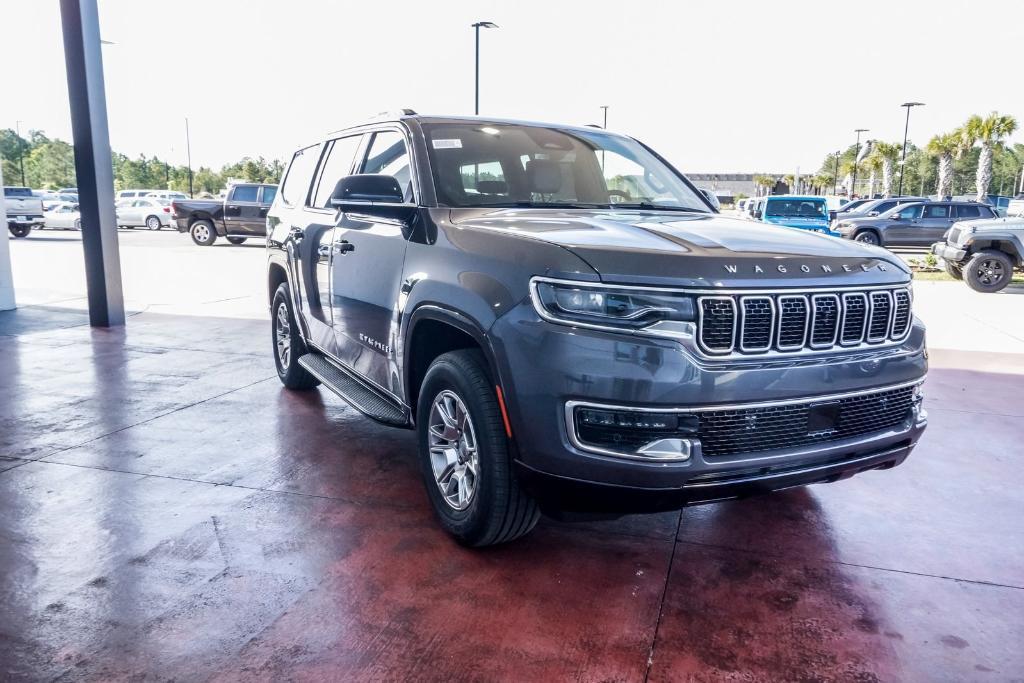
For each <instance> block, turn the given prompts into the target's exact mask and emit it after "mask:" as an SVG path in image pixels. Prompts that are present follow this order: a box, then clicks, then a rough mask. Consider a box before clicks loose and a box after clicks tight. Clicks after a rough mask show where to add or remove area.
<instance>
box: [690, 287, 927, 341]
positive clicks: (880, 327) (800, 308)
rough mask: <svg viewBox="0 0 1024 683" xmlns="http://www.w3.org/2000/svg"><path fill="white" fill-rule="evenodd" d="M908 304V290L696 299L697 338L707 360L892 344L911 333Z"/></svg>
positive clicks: (736, 293)
mask: <svg viewBox="0 0 1024 683" xmlns="http://www.w3.org/2000/svg"><path fill="white" fill-rule="evenodd" d="M912 300H913V297H912V295H911V292H910V289H909V288H908V287H892V288H884V287H879V288H869V289H867V290H865V291H852V292H851V291H843V290H840V292H820V291H819V292H815V291H814V290H810V291H808V292H807V293H793V292H789V291H785V290H780V291H777V292H771V291H764V290H760V291H757V292H756V293H755V294H743V293H742V292H740V291H738V290H737V291H734V292H730V293H729V294H723V295H709V296H699V297H698V299H697V310H698V321H697V324H698V333H697V340H698V343H699V347H700V350H701V351H702V352H704V353H706V354H707V355H709V356H716V357H722V356H726V355H728V356H730V357H738V358H749V357H756V356H758V355H759V354H780V353H781V354H786V355H788V354H797V353H799V352H801V351H803V352H811V351H814V352H822V351H829V350H833V349H835V350H853V349H854V348H866V347H867V346H868V345H871V346H872V347H878V346H879V345H881V344H883V343H886V342H889V343H890V345H891V343H894V342H901V341H903V340H904V339H906V338H907V336H908V335H909V334H910V329H911V323H912V321H913V311H912Z"/></svg>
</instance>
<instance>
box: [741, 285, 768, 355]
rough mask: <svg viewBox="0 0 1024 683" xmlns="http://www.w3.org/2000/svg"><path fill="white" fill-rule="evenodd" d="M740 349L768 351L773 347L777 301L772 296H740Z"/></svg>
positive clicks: (745, 350)
mask: <svg viewBox="0 0 1024 683" xmlns="http://www.w3.org/2000/svg"><path fill="white" fill-rule="evenodd" d="M740 311H741V316H742V317H741V318H740V350H741V351H744V352H752V351H767V350H768V349H770V348H771V347H772V337H773V333H774V328H775V302H774V301H773V300H772V298H771V297H770V296H744V297H740Z"/></svg>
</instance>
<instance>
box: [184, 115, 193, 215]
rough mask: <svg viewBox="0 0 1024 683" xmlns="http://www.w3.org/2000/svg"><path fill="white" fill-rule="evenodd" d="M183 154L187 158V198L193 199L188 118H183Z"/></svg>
mask: <svg viewBox="0 0 1024 683" xmlns="http://www.w3.org/2000/svg"><path fill="white" fill-rule="evenodd" d="M185 154H186V156H187V157H188V196H189V198H193V197H194V195H195V193H194V192H193V191H192V141H191V140H190V139H189V135H188V117H187V116H186V117H185Z"/></svg>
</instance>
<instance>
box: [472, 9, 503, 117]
mask: <svg viewBox="0 0 1024 683" xmlns="http://www.w3.org/2000/svg"><path fill="white" fill-rule="evenodd" d="M473 28H474V29H476V88H475V91H474V94H475V96H474V98H473V114H475V115H477V116H479V115H480V29H482V28H498V25H497V24H495V23H494V22H493V21H478V22H476V23H475V24H473Z"/></svg>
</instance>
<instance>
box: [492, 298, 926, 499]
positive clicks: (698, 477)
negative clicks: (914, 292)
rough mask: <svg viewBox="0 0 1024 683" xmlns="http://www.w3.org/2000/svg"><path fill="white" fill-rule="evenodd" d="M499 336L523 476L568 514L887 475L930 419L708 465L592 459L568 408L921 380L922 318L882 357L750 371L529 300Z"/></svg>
mask: <svg viewBox="0 0 1024 683" xmlns="http://www.w3.org/2000/svg"><path fill="white" fill-rule="evenodd" d="M491 332H492V333H491V334H490V335H489V336H490V338H491V340H492V344H493V346H494V351H495V357H496V359H497V363H498V365H499V368H498V369H499V374H500V379H501V383H502V387H503V389H504V395H505V397H506V402H507V404H508V405H507V407H508V411H509V414H510V419H511V421H512V433H513V437H514V440H515V443H516V446H517V449H518V458H517V461H518V464H519V466H520V469H521V474H522V476H523V479H524V481H527V482H528V485H529V486H530V487H531V489H532V490H534V491H535V493H536V494H537V495H538V496H541V497H542V500H545V499H546V500H553V501H554V502H555V503H556V504H557V506H558V507H562V508H572V509H580V510H594V511H606V510H611V511H616V512H628V511H643V510H649V509H666V508H678V507H680V506H682V505H686V504H691V503H694V502H706V501H708V500H717V499H721V498H729V497H735V496H737V495H746V494H747V493H749V492H752V491H761V490H774V489H776V488H783V487H785V486H790V485H799V484H801V483H811V482H812V481H821V480H828V479H831V478H836V477H839V476H847V475H848V474H852V473H855V472H857V471H861V470H863V469H865V468H866V469H873V468H877V467H889V466H893V465H896V464H899V463H900V462H902V461H903V459H905V458H906V456H907V455H908V454H909V453H910V450H911V449H912V448H913V446H914V444H915V443H916V442H917V440H918V438H919V436H920V434H921V433H922V432H923V430H924V428H925V426H926V422H927V420H926V416H925V415H924V411H923V410H920V409H919V408H915V410H914V414H913V415H912V416H910V415H908V417H907V419H906V420H904V421H903V422H902V423H901V424H898V425H893V426H890V427H888V428H886V429H885V430H883V431H878V432H873V433H869V434H862V435H858V436H856V437H851V438H848V439H843V440H834V441H827V442H820V443H815V444H813V445H802V446H797V447H791V448H780V449H775V450H771V451H767V450H765V451H760V452H757V453H739V454H734V455H727V456H714V457H708V458H705V457H704V456H703V455H702V454H701V450H700V448H699V446H698V447H697V448H695V449H694V450H693V452H692V454H691V457H690V458H688V459H686V460H685V461H671V460H654V459H636V458H629V457H623V456H622V455H621V454H620V455H612V454H608V453H601V452H594V450H593V449H592V448H587V447H586V446H585V445H583V447H581V444H580V443H579V442H578V441H576V440H574V439H573V438H572V434H573V429H574V426H573V425H571V424H570V419H571V418H570V417H569V416H570V415H571V411H567V410H566V405H567V404H568V403H571V402H580V403H583V404H596V405H602V404H603V405H613V406H619V407H624V408H625V409H627V410H628V409H629V408H637V409H648V410H665V411H669V410H673V409H693V408H707V407H714V406H730V407H731V406H734V405H742V404H761V403H765V402H774V401H804V402H814V401H815V400H816V399H827V398H828V397H830V396H833V395H836V394H843V393H855V392H870V391H873V390H879V389H882V388H886V387H891V386H896V385H905V384H908V383H915V382H919V381H921V380H922V379H923V378H924V375H925V374H926V372H927V354H926V351H925V347H924V328H923V326H922V325H921V324H920V323H919V322H915V323H914V325H913V327H912V329H911V332H910V334H909V335H908V336H907V338H906V339H905V340H904V341H903V342H902V343H901V344H899V345H897V346H893V347H889V348H887V349H884V350H879V351H878V352H875V353H840V354H835V355H830V356H819V357H814V358H807V357H794V358H792V359H779V360H773V361H766V360H764V359H762V360H760V361H756V362H751V363H746V364H744V363H716V362H703V361H701V360H700V359H696V358H693V357H691V356H690V355H688V354H687V353H686V352H685V351H684V350H683V349H682V347H681V346H680V345H679V344H678V343H676V342H673V341H671V340H663V339H655V338H641V337H635V336H629V335H623V334H617V333H609V332H604V331H600V330H586V329H580V328H572V327H567V326H564V325H558V324H554V323H549V322H546V321H543V320H541V319H540V318H539V317H538V316H537V315H536V313H535V312H534V310H533V308H532V306H530V305H529V304H528V303H527V304H525V305H520V306H518V307H516V308H515V309H514V310H513V311H510V312H509V313H508V314H506V315H505V316H503V317H502V318H500V319H499V320H498V321H497V322H496V323H495V327H494V328H492V331H491ZM876 456H877V457H876ZM865 458H866V459H865ZM823 467H824V468H825V469H822V468H823ZM792 482H797V483H792ZM612 494H614V495H612Z"/></svg>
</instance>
